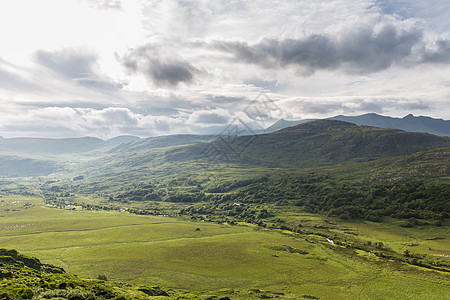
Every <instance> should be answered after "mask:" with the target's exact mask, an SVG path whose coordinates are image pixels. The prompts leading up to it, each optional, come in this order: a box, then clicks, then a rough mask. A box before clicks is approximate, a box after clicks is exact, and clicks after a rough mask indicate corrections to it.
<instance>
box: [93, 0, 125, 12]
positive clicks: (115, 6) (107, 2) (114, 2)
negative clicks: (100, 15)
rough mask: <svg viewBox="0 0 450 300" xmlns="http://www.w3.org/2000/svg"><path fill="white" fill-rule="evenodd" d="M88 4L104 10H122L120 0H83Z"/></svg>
mask: <svg viewBox="0 0 450 300" xmlns="http://www.w3.org/2000/svg"><path fill="white" fill-rule="evenodd" d="M85 1H87V2H88V3H89V5H90V6H91V7H93V8H96V9H106V10H122V2H121V1H120V0H85Z"/></svg>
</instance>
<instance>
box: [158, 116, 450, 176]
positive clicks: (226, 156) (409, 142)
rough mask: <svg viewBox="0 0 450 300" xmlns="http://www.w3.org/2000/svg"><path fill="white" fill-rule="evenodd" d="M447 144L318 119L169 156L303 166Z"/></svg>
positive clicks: (168, 154)
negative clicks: (205, 155) (209, 157)
mask: <svg viewBox="0 0 450 300" xmlns="http://www.w3.org/2000/svg"><path fill="white" fill-rule="evenodd" d="M443 147H450V138H449V137H440V136H436V135H431V134H428V133H413V132H405V131H401V130H396V129H385V128H377V127H371V126H359V125H356V124H353V123H350V122H344V121H338V120H316V121H310V122H307V123H304V124H300V125H296V126H293V127H288V128H285V129H282V130H279V131H276V132H272V133H267V134H260V135H254V136H239V137H234V138H229V139H228V138H221V139H218V140H215V141H213V142H211V143H209V144H196V145H190V146H185V147H180V148H174V149H170V150H168V151H166V153H165V155H166V160H167V161H173V162H175V161H184V160H191V159H193V158H196V159H205V157H202V154H205V153H207V154H208V153H212V152H214V153H213V155H214V156H213V157H212V158H214V159H219V160H221V161H222V162H225V161H227V162H231V163H237V164H246V165H249V164H250V165H262V166H272V167H292V168H302V167H313V166H320V165H333V164H337V163H346V162H360V161H368V160H373V159H378V158H387V157H393V156H400V155H407V154H412V153H415V152H419V151H425V150H430V149H435V148H443ZM208 148H209V149H208ZM208 155H210V156H212V154H208ZM203 156H204V155H203ZM206 159H208V157H206Z"/></svg>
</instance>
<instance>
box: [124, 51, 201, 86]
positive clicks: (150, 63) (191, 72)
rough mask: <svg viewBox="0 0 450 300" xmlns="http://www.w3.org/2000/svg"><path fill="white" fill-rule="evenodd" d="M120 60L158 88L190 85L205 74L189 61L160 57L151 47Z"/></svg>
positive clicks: (127, 67) (128, 68)
mask: <svg viewBox="0 0 450 300" xmlns="http://www.w3.org/2000/svg"><path fill="white" fill-rule="evenodd" d="M118 59H119V61H120V62H121V63H122V65H123V66H124V67H125V68H126V69H127V70H128V71H129V72H131V73H140V74H143V75H144V76H145V77H146V78H147V79H148V80H150V81H151V82H152V83H153V84H155V85H156V86H165V87H176V86H177V85H178V84H180V83H186V84H189V83H192V82H194V80H195V76H196V75H199V74H201V73H203V71H202V70H200V69H198V68H196V67H194V66H193V65H192V64H190V63H189V62H187V61H184V60H182V59H179V58H171V57H165V56H162V55H160V54H159V53H158V51H157V50H155V49H154V48H153V46H151V45H148V46H143V47H140V48H138V49H136V50H132V51H130V53H128V54H127V55H125V56H123V57H118Z"/></svg>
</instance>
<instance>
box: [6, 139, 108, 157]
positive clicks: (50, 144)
mask: <svg viewBox="0 0 450 300" xmlns="http://www.w3.org/2000/svg"><path fill="white" fill-rule="evenodd" d="M107 144H108V143H107V142H105V141H103V140H101V139H97V138H92V137H84V138H68V139H44V138H11V139H2V140H0V152H6V153H14V154H32V155H36V154H38V155H58V154H75V153H82V152H88V151H92V150H95V149H99V148H101V147H104V146H106V145H107Z"/></svg>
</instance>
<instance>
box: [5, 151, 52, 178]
mask: <svg viewBox="0 0 450 300" xmlns="http://www.w3.org/2000/svg"><path fill="white" fill-rule="evenodd" d="M58 170H60V167H59V165H58V164H57V163H56V162H52V161H48V160H41V159H31V158H24V157H18V156H12V155H0V177H29V176H46V175H49V174H51V173H53V172H56V171H58Z"/></svg>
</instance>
